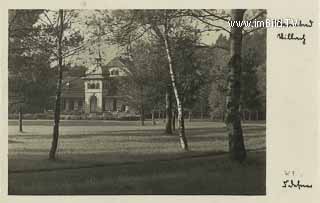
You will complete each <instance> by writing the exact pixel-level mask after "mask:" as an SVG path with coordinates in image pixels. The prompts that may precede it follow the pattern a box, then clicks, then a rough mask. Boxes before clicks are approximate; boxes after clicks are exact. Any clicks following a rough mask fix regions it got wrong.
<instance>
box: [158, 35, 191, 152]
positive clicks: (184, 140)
mask: <svg viewBox="0 0 320 203" xmlns="http://www.w3.org/2000/svg"><path fill="white" fill-rule="evenodd" d="M166 30H167V29H166ZM163 41H164V45H165V49H166V55H167V60H168V65H169V73H170V79H171V85H172V89H173V92H174V95H175V98H176V102H177V109H178V123H179V139H180V144H181V148H182V149H184V150H186V151H187V150H189V147H188V142H187V138H186V135H185V128H184V117H183V103H182V101H181V98H180V95H179V91H178V88H177V84H176V75H175V71H174V69H173V64H172V54H171V50H170V47H169V40H168V34H167V31H166V32H165V34H164V36H163Z"/></svg>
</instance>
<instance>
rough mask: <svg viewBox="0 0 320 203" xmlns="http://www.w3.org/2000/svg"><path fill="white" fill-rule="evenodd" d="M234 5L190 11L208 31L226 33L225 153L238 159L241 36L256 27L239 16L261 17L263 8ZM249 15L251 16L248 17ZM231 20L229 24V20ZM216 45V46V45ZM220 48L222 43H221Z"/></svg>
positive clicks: (241, 143) (241, 148)
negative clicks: (226, 151) (246, 8)
mask: <svg viewBox="0 0 320 203" xmlns="http://www.w3.org/2000/svg"><path fill="white" fill-rule="evenodd" d="M245 12H246V10H244V9H234V10H231V11H227V12H226V11H224V10H221V11H218V10H201V11H193V12H191V15H192V16H193V17H195V18H197V19H198V20H200V21H201V22H202V23H204V24H205V25H206V26H205V29H206V30H208V31H214V32H217V31H224V32H227V33H229V43H230V44H229V48H228V50H229V53H230V58H229V62H228V65H227V68H228V73H227V83H226V116H225V123H226V126H227V132H228V137H229V154H230V157H231V159H233V160H237V161H240V162H242V161H243V160H245V158H246V150H245V145H244V139H243V132H242V126H241V119H240V100H241V71H242V70H241V66H242V39H243V36H244V35H248V34H250V33H252V32H255V31H256V30H258V29H263V27H260V28H257V29H250V28H249V30H248V29H244V27H243V23H241V21H242V20H244V17H246V18H247V19H246V20H248V21H254V20H258V19H261V18H262V19H263V18H264V17H265V14H266V11H265V10H249V11H248V12H247V13H248V15H247V16H245ZM252 16H253V17H252ZM230 22H231V23H234V24H233V26H231V24H229V23H230ZM217 48H218V47H217ZM222 48H224V47H222Z"/></svg>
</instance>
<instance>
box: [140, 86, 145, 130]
mask: <svg viewBox="0 0 320 203" xmlns="http://www.w3.org/2000/svg"><path fill="white" fill-rule="evenodd" d="M140 94H141V95H140V114H141V115H140V121H141V126H144V98H143V86H141V87H140Z"/></svg>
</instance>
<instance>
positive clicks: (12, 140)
mask: <svg viewBox="0 0 320 203" xmlns="http://www.w3.org/2000/svg"><path fill="white" fill-rule="evenodd" d="M186 128H187V131H186V133H187V137H188V141H189V144H190V149H191V151H190V152H183V151H181V149H180V146H179V140H178V136H177V135H176V134H175V135H166V134H164V133H163V122H162V121H161V122H158V125H156V126H153V125H151V122H150V121H147V122H146V126H140V125H139V122H138V121H63V122H62V123H61V136H60V140H59V146H58V152H57V155H58V156H57V157H58V160H57V161H49V160H48V159H47V157H48V151H49V147H50V144H51V133H52V121H41V120H36V121H25V122H24V131H25V132H23V133H18V128H17V122H16V121H9V194H265V124H264V123H247V124H244V135H245V144H246V148H247V150H248V159H247V161H246V162H245V163H243V164H238V163H234V162H232V161H229V159H228V156H227V154H226V152H227V150H228V142H227V135H226V132H225V127H224V124H223V123H220V122H191V123H189V122H186Z"/></svg>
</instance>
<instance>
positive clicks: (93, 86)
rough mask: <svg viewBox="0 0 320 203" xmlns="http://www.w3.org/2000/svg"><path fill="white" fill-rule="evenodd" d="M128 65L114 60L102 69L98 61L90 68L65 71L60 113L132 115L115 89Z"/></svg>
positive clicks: (123, 98)
mask: <svg viewBox="0 0 320 203" xmlns="http://www.w3.org/2000/svg"><path fill="white" fill-rule="evenodd" d="M129 64H130V61H129V60H128V59H126V58H123V57H116V58H114V59H112V60H111V61H110V62H109V63H108V64H107V65H105V66H104V65H102V64H101V59H99V58H98V59H97V61H96V63H95V64H93V65H92V66H91V67H88V68H86V69H78V70H71V71H69V72H67V73H66V75H65V77H64V80H63V91H62V106H61V108H62V109H61V110H62V112H63V113H73V112H78V113H87V114H99V113H103V112H130V111H131V112H132V111H133V109H132V108H130V107H129V105H128V102H127V101H128V98H127V96H126V94H125V93H123V92H122V91H120V90H119V86H118V85H119V83H120V82H121V81H122V80H123V79H124V78H125V77H126V76H127V75H128V73H129V71H128V68H127V67H128V65H129Z"/></svg>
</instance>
